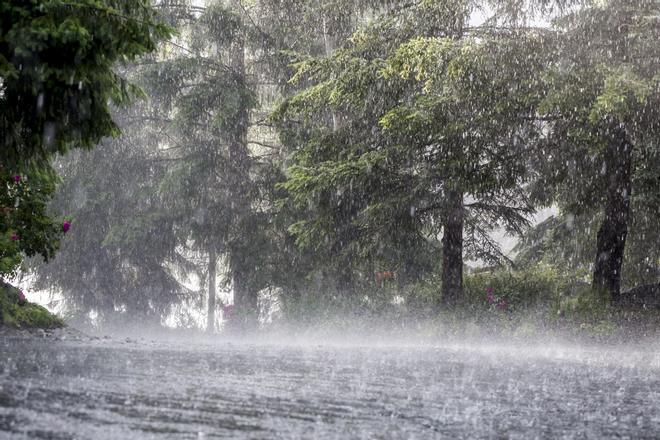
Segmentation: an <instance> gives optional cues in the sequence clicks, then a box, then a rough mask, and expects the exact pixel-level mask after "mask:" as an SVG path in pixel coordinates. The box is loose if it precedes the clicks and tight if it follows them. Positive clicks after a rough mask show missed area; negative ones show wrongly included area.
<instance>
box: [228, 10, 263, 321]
mask: <svg viewBox="0 0 660 440" xmlns="http://www.w3.org/2000/svg"><path fill="white" fill-rule="evenodd" d="M231 6H232V7H233V8H234V11H235V12H236V13H238V14H242V13H243V8H242V6H241V1H240V0H232V2H231ZM231 51H232V53H231V60H230V65H231V68H232V71H233V74H234V75H236V80H237V82H238V86H239V87H247V84H246V83H245V81H246V73H245V41H244V36H243V35H242V34H240V33H238V34H236V39H235V41H234V43H233V45H232V49H231ZM239 105H240V106H241V107H240V108H239V109H238V113H237V118H236V121H235V124H234V129H233V132H232V133H231V139H230V142H229V160H230V170H231V171H230V174H231V175H230V181H231V185H232V191H233V194H232V201H233V215H232V222H233V223H234V224H233V225H232V228H233V229H234V230H235V231H239V232H240V233H239V234H238V235H239V236H238V238H236V239H234V241H233V243H232V246H231V247H230V252H231V258H230V260H231V266H232V268H231V270H232V282H233V286H234V306H235V310H234V317H233V318H232V323H231V326H232V327H234V328H238V329H239V330H246V329H250V328H254V327H256V326H257V324H258V304H257V294H256V292H251V291H250V287H249V284H250V283H249V279H250V271H251V270H253V269H252V268H251V265H250V261H249V258H250V257H249V256H247V255H248V254H249V252H248V248H249V246H250V243H249V238H248V237H249V234H250V232H251V231H250V230H249V221H248V219H249V216H250V210H251V206H250V205H251V204H250V199H249V192H250V188H249V185H250V153H249V150H248V146H247V133H248V127H249V123H250V115H249V109H248V107H247V106H246V105H244V103H240V104H239Z"/></svg>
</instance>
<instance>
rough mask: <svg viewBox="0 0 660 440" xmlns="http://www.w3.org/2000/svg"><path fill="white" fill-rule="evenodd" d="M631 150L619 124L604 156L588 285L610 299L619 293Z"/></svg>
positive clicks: (627, 209) (618, 296)
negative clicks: (602, 191)
mask: <svg viewBox="0 0 660 440" xmlns="http://www.w3.org/2000/svg"><path fill="white" fill-rule="evenodd" d="M632 150H633V145H632V144H631V143H630V142H629V141H628V138H627V135H626V132H625V130H624V129H621V128H619V129H618V130H617V132H616V135H615V136H614V138H613V139H612V142H611V143H610V145H609V148H608V151H607V154H606V156H605V166H606V172H607V173H608V185H607V188H606V191H607V193H606V197H607V199H606V201H605V209H604V216H603V222H602V223H601V225H600V229H599V231H598V236H597V241H596V261H595V264H594V274H593V281H592V289H593V290H594V291H595V292H596V293H599V294H607V295H609V297H610V299H611V300H612V301H613V302H618V301H619V300H620V296H621V268H622V266H623V253H624V250H625V246H626V236H627V235H628V220H629V218H630V197H631V192H632Z"/></svg>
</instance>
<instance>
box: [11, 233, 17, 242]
mask: <svg viewBox="0 0 660 440" xmlns="http://www.w3.org/2000/svg"><path fill="white" fill-rule="evenodd" d="M11 241H18V234H17V233H16V232H12V234H11Z"/></svg>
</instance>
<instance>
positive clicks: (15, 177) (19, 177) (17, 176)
mask: <svg viewBox="0 0 660 440" xmlns="http://www.w3.org/2000/svg"><path fill="white" fill-rule="evenodd" d="M12 179H14V182H16V183H18V182H20V181H21V176H20V174H16V175H15V176H12Z"/></svg>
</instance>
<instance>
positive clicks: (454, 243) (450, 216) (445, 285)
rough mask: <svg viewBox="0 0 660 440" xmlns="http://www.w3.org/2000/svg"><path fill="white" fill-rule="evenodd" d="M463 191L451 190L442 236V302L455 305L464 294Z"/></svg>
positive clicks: (445, 304) (446, 304)
mask: <svg viewBox="0 0 660 440" xmlns="http://www.w3.org/2000/svg"><path fill="white" fill-rule="evenodd" d="M463 210H464V207H463V193H462V192H461V191H457V190H451V191H449V194H448V196H447V212H446V215H445V218H444V224H443V229H444V232H443V236H442V303H443V305H444V306H448V307H451V306H454V305H455V304H456V303H457V302H458V301H459V300H460V298H461V297H462V295H463V215H464V214H463Z"/></svg>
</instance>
